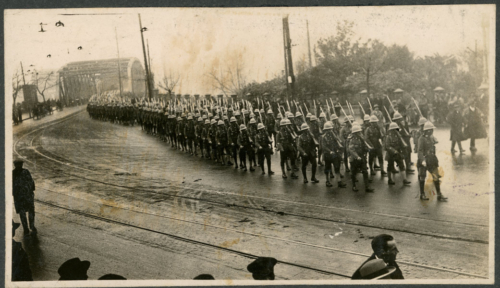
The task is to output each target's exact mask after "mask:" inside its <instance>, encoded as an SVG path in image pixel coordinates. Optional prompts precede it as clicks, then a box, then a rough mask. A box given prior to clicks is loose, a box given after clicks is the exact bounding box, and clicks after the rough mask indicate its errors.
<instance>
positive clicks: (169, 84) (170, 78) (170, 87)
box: [158, 71, 181, 94]
mask: <svg viewBox="0 0 500 288" xmlns="http://www.w3.org/2000/svg"><path fill="white" fill-rule="evenodd" d="M180 78H181V76H180V75H179V74H178V73H172V71H170V72H169V74H168V75H167V74H165V76H163V79H162V81H160V82H158V86H159V87H160V88H162V89H163V90H165V91H167V92H168V94H171V93H172V91H174V89H175V87H176V86H177V84H178V83H179V80H180Z"/></svg>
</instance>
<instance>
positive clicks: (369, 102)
mask: <svg viewBox="0 0 500 288" xmlns="http://www.w3.org/2000/svg"><path fill="white" fill-rule="evenodd" d="M366 99H368V104H370V111H373V107H372V102H371V101H370V98H369V97H366Z"/></svg>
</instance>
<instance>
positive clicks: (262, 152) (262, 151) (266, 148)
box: [255, 121, 274, 175]
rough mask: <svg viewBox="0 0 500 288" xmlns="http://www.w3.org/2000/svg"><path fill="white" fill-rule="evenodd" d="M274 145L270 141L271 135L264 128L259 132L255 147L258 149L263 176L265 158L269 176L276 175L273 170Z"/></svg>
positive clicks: (256, 136)
mask: <svg viewBox="0 0 500 288" xmlns="http://www.w3.org/2000/svg"><path fill="white" fill-rule="evenodd" d="M273 122H274V121H273ZM272 144H273V142H272V141H270V139H269V134H268V133H267V131H266V130H265V129H264V128H262V129H260V130H258V131H257V135H255V146H256V147H257V155H258V158H259V166H260V168H261V169H262V174H265V171H264V158H265V159H266V160H267V172H268V174H269V175H272V174H274V172H273V171H272V170H271V154H272V153H273V147H272Z"/></svg>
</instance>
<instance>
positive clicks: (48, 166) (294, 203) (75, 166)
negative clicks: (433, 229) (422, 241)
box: [14, 110, 489, 244]
mask: <svg viewBox="0 0 500 288" xmlns="http://www.w3.org/2000/svg"><path fill="white" fill-rule="evenodd" d="M81 112H83V110H82V111H79V112H77V113H75V114H72V115H69V116H67V117H65V118H62V119H60V120H56V121H54V122H51V123H48V124H47V125H45V126H43V127H40V128H38V129H35V130H33V131H31V132H29V133H26V134H24V135H23V136H21V137H20V138H19V139H18V140H17V141H16V143H15V144H14V152H15V153H16V154H18V155H19V156H21V157H22V155H21V154H20V153H19V152H18V151H17V149H16V147H17V145H18V143H19V142H20V141H21V140H22V138H24V137H26V136H28V135H31V134H35V133H34V132H38V131H42V133H43V130H44V129H47V128H49V127H50V126H53V125H57V124H60V123H62V122H64V121H68V120H71V119H72V118H73V117H76V116H78V114H80V113H81ZM42 133H40V134H39V135H36V134H35V135H34V136H33V138H32V139H31V140H30V141H29V142H30V144H29V146H30V147H33V142H34V141H35V139H36V138H37V137H38V136H41V134H42ZM32 150H34V152H35V153H36V154H38V155H39V156H41V157H44V158H46V159H48V160H50V161H53V162H56V163H58V164H60V165H65V166H67V167H70V168H74V169H78V170H81V171H85V172H90V173H92V174H97V175H103V173H101V172H99V171H96V170H90V169H86V168H83V167H80V166H78V165H75V164H71V163H66V162H63V161H60V160H57V159H54V158H53V157H50V156H47V155H45V154H43V153H41V152H40V151H38V149H36V147H33V148H32ZM25 158H26V157H25ZM26 161H27V162H30V163H32V164H35V165H36V166H39V167H40V166H42V167H43V168H48V169H50V170H55V168H54V167H51V166H50V165H43V164H42V165H41V164H40V163H39V162H37V163H34V162H33V161H30V160H28V159H26ZM57 172H58V173H62V174H65V175H68V176H71V177H76V178H80V179H82V180H86V181H91V182H94V183H99V184H102V185H107V186H112V187H117V188H123V189H129V190H135V191H142V192H147V193H153V194H159V195H167V196H170V197H176V198H181V199H186V200H194V201H203V202H205V203H211V204H215V205H221V206H229V207H235V208H241V209H248V210H255V211H263V212H271V213H278V212H280V213H284V214H286V215H288V216H293V217H299V218H304V219H312V220H319V221H327V222H333V223H345V224H348V225H353V226H358V227H366V228H374V229H383V230H387V231H393V232H401V233H408V234H413V235H420V236H426V237H434V238H439V239H448V240H455V241H464V242H471V243H478V244H489V241H485V240H480V239H467V238H463V237H458V236H450V235H439V234H435V233H423V232H415V231H410V230H407V229H394V228H388V227H382V226H378V225H369V224H363V223H356V222H353V221H346V220H335V219H330V218H325V217H317V216H311V215H304V214H299V213H290V212H287V211H274V210H271V209H267V208H266V209H264V208H261V207H255V205H254V206H246V205H239V204H235V203H227V202H224V201H216V200H211V199H203V198H198V197H193V196H189V195H179V194H177V193H168V192H165V191H156V190H153V189H144V188H138V187H131V186H127V185H120V184H116V183H112V182H107V181H102V180H98V179H94V178H90V177H86V176H81V175H77V174H74V173H70V172H67V171H65V170H60V169H58V170H57ZM148 181H150V182H151V180H150V179H148ZM156 183H157V184H158V183H159V182H156ZM162 188H169V189H172V188H174V189H182V190H184V191H185V190H192V191H193V192H195V193H196V188H191V187H188V186H181V185H174V184H172V185H168V186H165V187H156V188H155V189H162ZM203 192H206V193H211V194H217V195H231V196H242V195H240V194H237V193H232V192H225V191H216V190H208V189H203ZM244 197H248V198H253V199H258V200H263V201H274V202H279V203H284V204H291V205H298V206H309V207H314V208H321V209H332V210H339V211H349V212H359V213H368V214H373V215H377V216H382V217H389V218H399V219H409V220H411V219H415V220H422V221H431V222H438V223H449V224H456V225H466V226H477V227H488V226H487V225H477V224H471V223H463V222H456V221H449V220H436V219H427V218H422V217H412V216H402V215H392V214H385V213H377V212H370V211H363V210H357V209H348V208H342V207H334V206H327V205H318V204H311V203H304V202H296V201H290V200H283V199H276V198H272V197H262V196H256V195H244Z"/></svg>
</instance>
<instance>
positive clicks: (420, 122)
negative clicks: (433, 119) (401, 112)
mask: <svg viewBox="0 0 500 288" xmlns="http://www.w3.org/2000/svg"><path fill="white" fill-rule="evenodd" d="M426 122H427V119H426V118H424V117H421V118H420V119H418V125H419V126H420V125H424V124H425V123H426Z"/></svg>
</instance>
